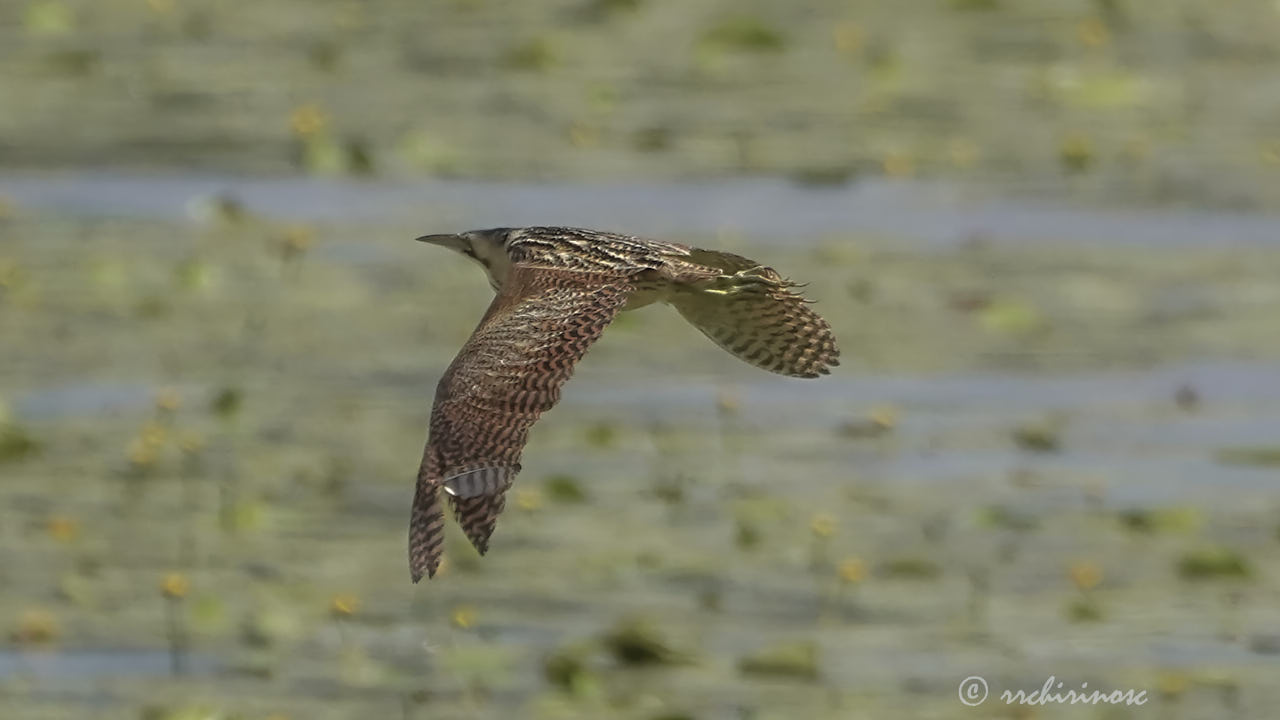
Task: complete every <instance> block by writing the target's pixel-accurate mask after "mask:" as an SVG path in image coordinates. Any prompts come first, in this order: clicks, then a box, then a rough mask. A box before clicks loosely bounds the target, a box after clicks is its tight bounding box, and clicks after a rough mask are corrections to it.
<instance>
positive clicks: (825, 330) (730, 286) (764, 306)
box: [671, 248, 840, 377]
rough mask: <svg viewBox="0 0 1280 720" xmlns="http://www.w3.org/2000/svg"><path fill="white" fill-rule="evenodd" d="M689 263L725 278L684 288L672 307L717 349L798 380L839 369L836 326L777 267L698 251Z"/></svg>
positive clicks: (693, 252)
mask: <svg viewBox="0 0 1280 720" xmlns="http://www.w3.org/2000/svg"><path fill="white" fill-rule="evenodd" d="M690 259H691V260H694V261H696V262H698V263H700V264H703V265H704V266H710V267H713V268H717V269H719V270H720V271H721V273H722V274H720V275H718V276H717V277H715V278H714V279H713V280H709V281H696V282H693V283H690V284H688V285H684V286H683V287H681V289H680V290H679V291H678V292H676V293H674V294H673V295H672V297H671V304H673V305H675V306H676V310H678V311H679V312H680V314H681V315H683V316H684V318H685V319H686V320H688V321H689V322H690V323H693V325H694V327H696V328H698V329H699V330H701V331H702V333H703V334H704V335H706V336H707V337H709V338H711V340H712V341H714V342H715V343H716V344H717V345H719V346H720V347H722V348H724V349H725V350H727V351H729V352H730V353H733V354H734V355H736V356H738V357H739V358H741V359H742V360H745V361H746V362H749V363H751V364H752V365H755V366H757V367H760V368H764V369H765V370H769V371H770V372H776V373H779V374H782V375H791V376H794V377H818V376H819V375H825V374H827V373H828V372H830V370H829V369H828V368H830V367H832V366H835V365H839V364H840V361H839V357H840V350H839V349H838V348H837V347H836V340H835V336H833V335H832V334H831V326H830V325H828V324H827V321H826V320H823V319H822V318H821V317H820V316H819V315H818V314H817V313H815V312H814V311H813V310H811V309H810V308H809V306H808V302H807V301H806V300H805V299H804V298H803V297H802V296H801V295H800V294H799V293H797V292H795V290H794V289H793V288H795V287H796V285H795V284H794V283H791V282H789V281H787V280H786V279H784V278H783V277H782V276H780V275H779V274H778V273H777V271H775V270H774V269H773V268H769V267H765V266H763V265H760V264H759V263H756V262H754V261H752V260H748V259H747V258H744V257H742V256H740V255H734V254H732V253H721V252H716V251H714V250H701V249H697V248H695V249H693V250H692V251H691V253H690Z"/></svg>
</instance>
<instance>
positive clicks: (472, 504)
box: [409, 227, 840, 583]
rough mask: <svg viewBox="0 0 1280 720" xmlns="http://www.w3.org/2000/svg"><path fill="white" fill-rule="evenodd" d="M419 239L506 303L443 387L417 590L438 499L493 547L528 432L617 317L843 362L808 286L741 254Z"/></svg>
mask: <svg viewBox="0 0 1280 720" xmlns="http://www.w3.org/2000/svg"><path fill="white" fill-rule="evenodd" d="M418 240H420V241H422V242H426V243H431V244H433V245H442V246H444V247H447V248H449V249H451V250H456V251H457V252H460V253H462V254H463V255H466V256H467V257H469V258H471V259H472V260H475V261H476V262H478V263H480V265H482V266H483V267H484V269H485V273H486V274H487V275H488V276H489V284H490V285H492V286H493V289H494V290H495V291H496V292H497V295H496V296H495V297H494V299H493V302H492V303H491V304H490V305H489V309H488V310H487V311H485V314H484V317H483V318H481V319H480V324H479V325H478V326H477V327H476V329H475V332H473V333H472V334H471V337H470V339H468V340H467V342H466V343H465V344H464V345H463V346H462V350H460V351H459V352H458V355H457V357H455V358H454V360H453V363H452V364H450V365H449V368H448V369H447V370H445V372H444V376H443V377H441V378H440V383H439V385H437V386H436V396H435V404H434V405H433V406H432V408H431V423H430V428H429V433H428V438H427V445H426V448H425V450H424V451H423V455H422V464H421V465H420V466H419V468H418V482H417V487H416V490H415V492H414V498H413V512H412V516H411V518H410V524H409V569H410V574H411V576H412V578H413V581H414V582H415V583H416V582H418V581H419V580H421V579H422V576H423V575H427V576H434V575H435V573H436V570H437V569H438V568H439V566H440V559H441V556H442V554H443V544H444V511H443V508H442V502H441V495H442V494H443V495H445V496H447V497H448V499H449V503H450V505H452V507H453V512H454V516H455V517H456V518H457V520H458V524H459V525H461V526H462V529H463V531H464V532H466V534H467V537H468V538H469V539H470V540H471V544H472V545H474V546H475V548H476V550H478V551H479V552H480V554H482V555H483V554H484V553H485V551H486V550H488V547H489V536H490V535H491V534H492V533H493V528H494V525H495V524H496V522H497V519H498V515H499V514H500V513H501V512H502V508H503V506H504V504H505V502H506V501H505V497H506V492H507V489H508V488H510V487H511V483H512V481H513V480H514V479H515V476H516V474H517V473H519V472H520V454H521V452H522V451H523V450H524V445H525V441H526V440H527V438H528V435H529V428H530V427H532V426H533V423H534V422H535V421H536V420H537V419H538V416H539V415H541V414H542V413H544V412H546V411H547V410H549V409H551V407H552V406H554V405H555V404H556V402H557V401H558V400H559V399H560V388H561V386H563V385H564V383H565V381H567V380H568V379H569V376H570V375H571V374H572V373H573V368H574V365H575V364H576V363H577V362H578V360H580V359H581V358H582V356H583V355H584V354H586V352H587V348H588V347H590V346H591V343H593V342H595V341H596V339H597V338H599V337H600V333H602V332H604V329H605V327H607V326H608V325H609V323H610V322H612V321H613V318H614V317H615V316H616V315H617V314H618V312H620V311H622V310H631V309H634V308H638V307H642V306H644V305H648V304H650V303H652V302H655V301H663V302H666V303H669V304H671V305H674V306H675V308H676V310H677V311H678V312H679V313H680V314H681V315H683V316H684V318H685V319H686V320H688V321H689V322H690V323H692V324H693V326H694V327H696V328H698V329H699V330H701V331H702V332H703V334H705V335H706V336H707V337H709V338H711V340H712V341H714V342H715V343H716V344H717V345H719V346H720V347H722V348H724V349H725V350H727V351H729V352H730V353H733V354H734V355H736V356H738V357H739V358H741V359H742V360H745V361H746V362H749V363H751V364H752V365H755V366H757V367H761V368H764V369H765V370H769V371H770V372H775V373H779V374H782V375H790V376H793V377H803V378H814V377H818V376H819V375H825V374H827V373H828V372H829V370H828V368H830V367H832V366H834V365H838V364H839V362H838V357H839V355H840V351H839V350H838V349H837V348H836V343H835V338H834V337H833V336H832V334H831V326H829V325H828V324H827V322H826V321H825V320H823V319H822V318H821V317H819V316H818V314H817V313H815V312H813V310H811V309H809V306H808V301H806V300H805V299H804V298H803V297H801V295H800V294H799V293H798V292H796V290H795V288H796V287H798V286H797V285H796V284H795V283H792V282H790V281H789V280H787V279H785V278H783V277H782V276H781V275H779V274H778V273H777V271H775V270H774V269H773V268H770V267H766V266H764V265H761V264H760V263H758V262H755V261H754V260H749V259H747V258H745V257H742V256H741V255H734V254H733V253H727V252H718V251H715V250H702V249H700V248H694V247H689V246H687V245H680V244H678V243H672V242H663V241H660V240H650V239H646V238H638V237H632V236H630V235H620V234H615V233H609V232H599V231H596V230H584V229H579V228H563V227H526V228H495V229H492V230H472V231H469V232H464V233H458V234H456V235H448V234H446V235H425V236H423V237H420V238H418Z"/></svg>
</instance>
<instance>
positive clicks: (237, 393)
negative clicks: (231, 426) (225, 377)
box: [209, 387, 244, 420]
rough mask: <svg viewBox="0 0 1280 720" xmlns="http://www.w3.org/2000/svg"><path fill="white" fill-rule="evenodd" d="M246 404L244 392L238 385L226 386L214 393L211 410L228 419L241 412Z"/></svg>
mask: <svg viewBox="0 0 1280 720" xmlns="http://www.w3.org/2000/svg"><path fill="white" fill-rule="evenodd" d="M242 405H244V392H243V391H242V390H240V388H237V387H224V388H222V389H220V390H218V392H216V393H214V395H213V399H212V400H211V401H210V402H209V412H211V413H213V414H214V415H216V416H218V417H220V418H222V419H224V420H227V419H230V418H232V417H234V416H235V415H236V414H237V413H239V412H240V408H241V406H242Z"/></svg>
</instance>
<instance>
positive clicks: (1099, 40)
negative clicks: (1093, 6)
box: [1076, 18, 1111, 47]
mask: <svg viewBox="0 0 1280 720" xmlns="http://www.w3.org/2000/svg"><path fill="white" fill-rule="evenodd" d="M1076 37H1078V38H1080V42H1082V43H1084V44H1085V45H1088V46H1089V47H1098V46H1099V45H1105V44H1106V43H1107V40H1109V39H1110V38H1111V33H1109V32H1107V26H1106V25H1104V24H1103V23H1102V21H1101V20H1099V19H1098V18H1089V19H1088V20H1084V21H1082V22H1081V23H1080V24H1079V25H1077V26H1076Z"/></svg>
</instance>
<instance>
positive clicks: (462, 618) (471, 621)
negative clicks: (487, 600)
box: [449, 605, 476, 630]
mask: <svg viewBox="0 0 1280 720" xmlns="http://www.w3.org/2000/svg"><path fill="white" fill-rule="evenodd" d="M449 619H450V620H452V621H453V624H454V625H457V626H458V627H460V628H462V629H464V630H465V629H467V628H469V627H471V626H472V625H475V623H476V609H475V608H473V607H471V606H470V605H459V606H458V607H456V608H454V609H453V613H452V614H451V615H450V616H449Z"/></svg>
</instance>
